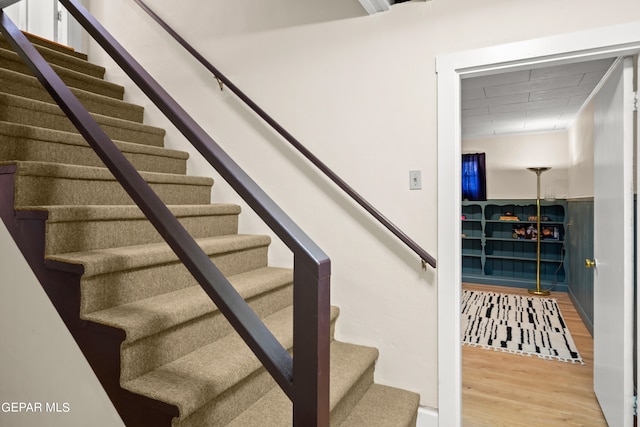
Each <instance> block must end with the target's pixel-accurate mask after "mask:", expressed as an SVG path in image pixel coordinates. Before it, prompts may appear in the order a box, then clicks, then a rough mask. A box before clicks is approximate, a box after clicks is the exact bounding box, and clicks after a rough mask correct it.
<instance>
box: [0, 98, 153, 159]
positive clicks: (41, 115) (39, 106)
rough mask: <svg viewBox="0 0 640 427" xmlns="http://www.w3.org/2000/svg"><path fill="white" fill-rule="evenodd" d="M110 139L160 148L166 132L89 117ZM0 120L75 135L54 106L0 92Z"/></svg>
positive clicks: (139, 124)
mask: <svg viewBox="0 0 640 427" xmlns="http://www.w3.org/2000/svg"><path fill="white" fill-rule="evenodd" d="M91 115H92V116H93V118H94V119H95V120H96V121H97V122H98V124H99V125H100V127H101V128H102V129H103V130H104V131H105V133H106V134H107V135H108V136H109V137H110V138H111V139H113V140H118V141H125V142H134V143H136V144H144V145H152V146H156V147H162V146H163V145H164V136H165V130H164V129H160V128H157V127H153V126H148V125H143V124H141V123H136V122H132V121H129V120H122V119H116V118H113V117H108V116H102V115H100V114H91ZM0 121H5V122H12V123H17V124H22V125H27V126H37V127H42V128H47V129H53V130H61V131H64V132H72V133H78V130H77V129H76V127H75V126H74V125H73V124H72V123H71V121H70V120H69V119H68V118H67V116H66V115H65V114H64V113H63V112H62V110H61V109H60V107H58V106H57V105H53V104H49V103H48V102H42V101H36V100H33V99H29V98H23V97H20V96H15V95H9V94H6V93H0Z"/></svg>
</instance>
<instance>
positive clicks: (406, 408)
mask: <svg viewBox="0 0 640 427" xmlns="http://www.w3.org/2000/svg"><path fill="white" fill-rule="evenodd" d="M419 404H420V395H418V394H417V393H412V392H409V391H406V390H402V389H399V388H394V387H388V386H383V385H379V384H372V385H371V387H369V389H368V390H367V392H366V393H365V395H364V396H363V397H362V399H361V400H360V402H358V405H357V406H356V407H355V408H354V410H353V411H352V412H351V413H350V414H349V416H348V417H347V419H346V420H344V422H342V423H341V424H340V427H363V426H367V427H415V425H416V421H417V420H416V418H417V415H418V406H419Z"/></svg>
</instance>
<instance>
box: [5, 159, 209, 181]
mask: <svg viewBox="0 0 640 427" xmlns="http://www.w3.org/2000/svg"><path fill="white" fill-rule="evenodd" d="M11 163H13V164H15V165H16V166H17V167H18V169H17V174H18V175H22V176H48V177H58V178H66V179H82V180H95V181H115V178H114V177H113V175H112V174H111V172H110V171H109V169H107V168H106V167H102V168H99V167H93V166H76V165H65V164H60V163H47V162H23V161H18V162H5V161H2V162H0V165H2V164H11ZM140 175H141V176H142V177H143V178H144V179H145V181H147V182H148V183H171V184H186V185H208V186H210V185H213V179H211V178H207V177H200V176H191V175H179V174H168V173H155V172H140Z"/></svg>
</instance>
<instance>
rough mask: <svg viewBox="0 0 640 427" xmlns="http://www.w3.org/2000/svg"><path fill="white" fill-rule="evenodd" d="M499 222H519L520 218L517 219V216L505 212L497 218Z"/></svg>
mask: <svg viewBox="0 0 640 427" xmlns="http://www.w3.org/2000/svg"><path fill="white" fill-rule="evenodd" d="M498 219H499V220H500V221H520V218H518V216H517V215H514V214H513V213H511V212H505V213H503V214H502V215H500V218H498Z"/></svg>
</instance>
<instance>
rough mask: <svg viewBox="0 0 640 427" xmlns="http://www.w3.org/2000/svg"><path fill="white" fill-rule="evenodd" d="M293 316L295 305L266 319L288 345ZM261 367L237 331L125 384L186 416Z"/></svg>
mask: <svg viewBox="0 0 640 427" xmlns="http://www.w3.org/2000/svg"><path fill="white" fill-rule="evenodd" d="M337 314H338V313H337V310H332V318H333V319H335V317H336V316H337ZM292 317H293V307H292V306H289V307H288V308H286V309H284V310H280V311H278V312H276V313H274V314H272V315H271V316H268V317H266V318H265V319H264V320H263V321H264V323H265V325H266V326H267V328H268V329H269V330H270V331H271V332H272V333H273V335H274V336H275V337H276V339H277V340H278V341H279V342H280V343H281V344H282V345H283V347H284V348H287V349H289V348H291V347H292V345H293V338H292V334H293V331H292ZM261 368H262V365H261V363H260V362H259V361H258V359H257V358H256V357H255V355H254V354H253V353H252V352H251V350H249V348H248V347H247V345H246V344H245V343H244V341H242V339H240V337H239V336H238V335H237V334H235V333H233V334H230V335H228V336H226V337H224V338H222V339H220V340H218V341H216V342H214V343H212V344H210V345H207V346H205V347H202V348H200V349H199V350H197V351H194V352H192V353H190V354H188V355H186V356H184V357H182V358H180V359H178V360H176V361H174V362H171V363H168V364H166V365H164V366H162V367H160V368H158V369H156V370H154V371H152V372H150V373H148V374H146V375H143V376H141V377H139V378H136V379H135V380H132V381H129V382H127V383H125V384H123V387H124V388H125V389H127V390H129V391H132V392H134V393H138V394H141V395H144V396H147V397H150V398H152V399H156V400H159V401H162V402H167V403H169V404H172V405H176V406H177V407H178V408H179V410H180V416H181V418H185V417H187V416H189V415H190V414H192V413H193V412H194V411H196V410H197V409H199V408H200V407H202V406H203V405H204V404H206V403H207V402H209V401H211V400H213V399H215V398H216V397H217V396H219V395H221V394H222V393H224V392H225V391H226V390H227V389H229V388H231V387H233V386H234V385H236V384H237V383H239V382H241V381H243V380H246V379H248V378H249V377H250V376H251V375H252V374H253V373H255V372H256V371H257V370H260V369H261ZM263 425H265V424H263Z"/></svg>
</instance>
